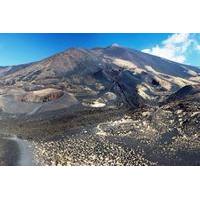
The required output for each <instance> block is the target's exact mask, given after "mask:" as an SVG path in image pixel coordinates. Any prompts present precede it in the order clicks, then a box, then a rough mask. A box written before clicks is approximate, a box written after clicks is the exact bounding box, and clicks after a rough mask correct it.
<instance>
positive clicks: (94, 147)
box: [19, 100, 200, 166]
mask: <svg viewBox="0 0 200 200" xmlns="http://www.w3.org/2000/svg"><path fill="white" fill-rule="evenodd" d="M94 116H96V118H95V117H94ZM90 119H93V121H92V120H91V121H90ZM74 120H75V121H74ZM74 120H71V121H70V120H69V119H68V120H64V119H63V121H62V122H61V121H60V122H59V123H60V126H59V127H58V126H57V125H56V122H54V123H55V124H54V123H52V124H51V122H49V127H50V128H47V131H48V134H46V135H45V134H43V135H42V137H41V133H40V134H38V135H37V134H35V135H34V134H33V135H32V136H31V137H30V134H29V140H30V141H31V142H32V144H33V149H34V151H33V152H34V159H35V161H36V164H38V165H64V166H65V165H73V166H74V165H75V166H77V165H111V166H113V165H123V166H126V165H200V129H199V128H200V102H198V101H191V100H187V101H185V100H184V101H176V102H172V103H169V104H166V105H162V106H160V107H146V108H141V109H138V110H134V111H133V110H126V111H124V112H122V111H121V112H120V114H119V111H117V110H115V111H108V112H107V115H106V114H105V112H100V111H98V112H95V109H94V110H93V111H91V113H87V115H86V114H85V113H84V116H83V117H82V118H79V119H77V118H76V117H75V118H74ZM88 120H89V121H90V123H88ZM55 121H56V120H55ZM62 123H63V124H62ZM41 124H42V123H41ZM41 124H40V128H41V129H42V125H41ZM61 124H62V125H61ZM44 126H45V127H47V126H46V125H44ZM54 126H55V127H57V128H58V129H59V131H56V129H52V127H54ZM34 127H35V125H34ZM61 127H62V128H61ZM29 129H30V126H29ZM61 129H62V130H63V132H62V131H61ZM21 130H25V129H21ZM30 130H31V129H30ZM35 130H36V132H37V130H38V129H36V128H35ZM60 131H61V132H60ZM32 132H33V130H32ZM19 136H20V137H26V136H25V134H24V135H23V134H21V135H20V134H19Z"/></svg>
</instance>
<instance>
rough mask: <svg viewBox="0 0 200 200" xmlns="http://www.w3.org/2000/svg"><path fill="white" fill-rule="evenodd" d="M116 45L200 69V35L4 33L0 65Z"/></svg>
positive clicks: (1, 38) (0, 50)
mask: <svg viewBox="0 0 200 200" xmlns="http://www.w3.org/2000/svg"><path fill="white" fill-rule="evenodd" d="M113 43H117V44H119V45H121V46H126V47H130V48H134V49H138V50H141V51H144V52H147V53H150V54H153V55H158V56H161V57H165V58H168V59H171V60H174V61H177V62H181V63H186V64H191V65H196V66H200V60H199V57H200V34H185V33H177V34H169V33H166V34H163V33H161V34H142V33H138V34H6V33H5V34H0V66H7V65H14V64H22V63H27V62H32V61H37V60H41V59H43V58H45V57H48V56H50V55H53V54H54V53H57V52H60V51H63V50H65V49H67V48H69V47H83V48H93V47H105V46H109V45H111V44H113Z"/></svg>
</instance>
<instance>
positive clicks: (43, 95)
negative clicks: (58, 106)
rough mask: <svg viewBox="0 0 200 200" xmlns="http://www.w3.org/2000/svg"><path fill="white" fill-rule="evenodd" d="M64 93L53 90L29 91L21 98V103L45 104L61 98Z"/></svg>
mask: <svg viewBox="0 0 200 200" xmlns="http://www.w3.org/2000/svg"><path fill="white" fill-rule="evenodd" d="M63 94H64V92H63V91H61V90H57V89H54V88H46V89H42V90H36V91H31V92H28V93H27V94H25V95H24V96H22V97H21V99H20V100H21V101H23V102H36V103H37V102H47V101H51V100H55V99H58V98H60V97H61V96H63Z"/></svg>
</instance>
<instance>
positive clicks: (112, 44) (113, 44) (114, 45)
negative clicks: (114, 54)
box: [111, 43, 120, 47]
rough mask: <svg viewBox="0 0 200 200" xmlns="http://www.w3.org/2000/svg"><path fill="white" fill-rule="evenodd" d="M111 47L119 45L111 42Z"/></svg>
mask: <svg viewBox="0 0 200 200" xmlns="http://www.w3.org/2000/svg"><path fill="white" fill-rule="evenodd" d="M111 47H120V45H119V44H117V43H113V44H111Z"/></svg>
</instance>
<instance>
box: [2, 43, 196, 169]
mask: <svg viewBox="0 0 200 200" xmlns="http://www.w3.org/2000/svg"><path fill="white" fill-rule="evenodd" d="M0 74H1V75H0V110H1V113H0V128H1V135H2V137H3V136H4V137H5V136H7V135H9V136H10V135H14V136H17V137H18V138H20V139H21V140H24V141H29V143H30V144H31V149H32V154H33V159H34V163H35V164H37V165H75V166H76V165H123V166H124V165H200V132H199V130H200V85H199V84H200V69H199V68H196V67H193V66H188V65H183V64H179V63H175V62H172V61H169V60H166V59H163V58H160V57H156V56H152V55H149V54H145V53H142V52H139V51H136V50H132V49H128V48H125V47H116V46H109V47H106V48H95V49H74V48H72V49H68V50H66V51H64V52H62V53H59V54H56V55H54V56H51V57H49V58H46V59H44V60H41V61H38V62H35V63H30V64H26V65H20V66H19V67H18V66H13V67H5V68H4V69H3V70H2V71H0ZM3 144H5V143H3ZM15 145H16V144H15ZM5 148H7V147H4V149H5ZM6 155H8V153H7V154H5V155H4V157H6ZM15 158H16V156H15ZM2 160H3V158H2ZM4 160H5V159H4ZM1 163H2V164H3V162H1ZM6 163H7V164H8V165H10V162H4V164H5V165H6Z"/></svg>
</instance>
